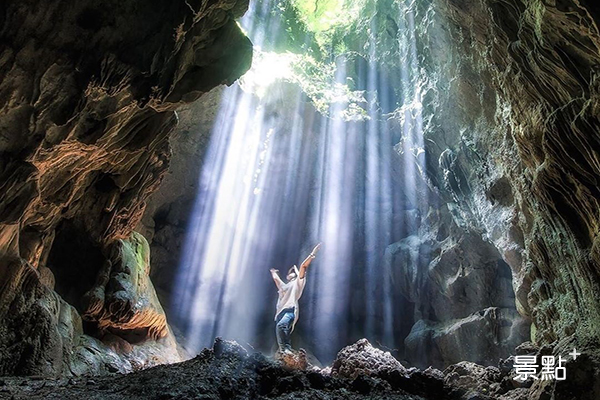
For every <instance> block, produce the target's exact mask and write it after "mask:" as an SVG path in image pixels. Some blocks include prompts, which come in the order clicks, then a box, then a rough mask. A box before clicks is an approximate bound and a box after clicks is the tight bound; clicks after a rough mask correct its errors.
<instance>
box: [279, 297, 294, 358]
mask: <svg viewBox="0 0 600 400" xmlns="http://www.w3.org/2000/svg"><path fill="white" fill-rule="evenodd" d="M295 318H296V314H295V313H294V307H292V308H286V309H283V310H281V312H280V313H279V315H278V316H277V325H275V333H276V334H277V344H278V345H279V351H283V350H291V349H292V328H293V326H294V319H295Z"/></svg>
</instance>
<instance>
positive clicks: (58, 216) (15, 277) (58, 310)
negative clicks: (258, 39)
mask: <svg viewBox="0 0 600 400" xmlns="http://www.w3.org/2000/svg"><path fill="white" fill-rule="evenodd" d="M246 7H247V2H245V1H218V2H208V1H186V2H165V1H158V0H157V1H151V2H142V1H136V0H131V1H110V2H108V3H106V2H104V3H102V4H101V5H100V4H96V3H94V2H88V1H83V2H77V3H71V2H64V1H57V2H51V3H48V4H43V5H40V4H38V3H36V2H33V1H5V2H2V4H0V26H1V28H0V154H1V158H0V187H1V190H0V319H1V320H2V324H1V325H2V332H0V354H2V357H1V360H2V363H0V374H13V373H16V374H32V373H81V372H84V370H86V368H87V367H89V369H90V370H98V369H102V368H105V364H106V363H103V362H96V361H93V360H92V361H90V360H89V359H88V360H87V361H89V362H88V364H87V367H86V366H85V365H84V364H86V362H84V363H79V364H77V365H75V366H74V365H73V361H74V360H76V359H78V357H77V351H78V347H77V346H79V349H80V348H81V347H82V346H83V347H86V346H87V347H86V348H87V349H88V350H89V349H91V350H90V351H89V353H92V354H93V353H98V352H100V353H102V351H98V349H99V348H102V346H104V347H105V345H104V344H101V343H100V344H97V345H90V344H89V343H90V341H92V342H93V341H94V340H93V339H91V338H86V337H85V336H82V334H83V332H84V330H85V331H86V332H87V331H94V332H95V331H96V330H98V331H99V332H100V333H102V334H106V332H105V331H106V326H107V324H108V326H111V327H113V328H115V327H114V326H113V325H114V322H115V320H117V321H118V322H117V325H118V328H119V329H122V330H127V331H131V330H137V329H138V328H143V329H146V330H147V332H149V333H152V335H151V336H155V337H156V336H162V337H165V338H164V339H163V340H165V341H167V342H169V343H168V344H165V346H166V347H165V348H166V349H167V351H168V352H173V351H174V342H173V341H172V339H169V338H168V336H169V335H168V334H167V333H168V329H167V328H166V325H165V321H164V314H162V309H160V305H159V304H158V303H157V302H156V300H155V299H154V300H152V299H151V298H152V296H153V289H152V285H151V284H150V283H149V281H148V282H145V283H143V284H141V285H140V280H141V281H143V277H144V276H145V274H147V273H148V271H144V273H143V274H141V275H140V278H139V279H133V278H134V276H136V274H137V272H138V271H134V270H135V268H134V270H132V269H131V267H132V265H134V266H139V265H142V266H143V269H145V268H147V265H148V261H147V259H144V260H141V262H140V263H137V264H136V263H135V262H133V263H132V261H131V260H128V256H126V255H125V256H124V253H127V251H122V252H121V253H120V256H116V258H118V259H119V260H120V261H117V260H116V259H115V256H114V255H115V251H113V249H115V246H116V247H117V248H118V247H119V246H121V249H125V248H127V247H128V246H133V245H135V243H138V244H139V243H142V244H140V245H141V246H142V247H143V246H144V245H143V243H144V242H145V241H144V240H143V238H140V237H138V236H136V235H133V236H132V235H131V233H132V230H133V228H134V227H135V225H136V224H137V223H138V221H139V220H140V219H141V217H142V215H143V212H144V207H145V200H146V198H147V197H148V195H149V194H150V193H152V192H153V191H154V190H156V188H157V187H158V185H159V183H160V181H161V179H162V176H163V175H164V173H165V171H166V170H167V168H168V165H169V158H170V149H169V143H168V136H169V133H170V132H171V130H172V129H173V127H174V126H175V125H176V123H177V117H176V114H175V112H174V110H175V109H176V108H177V107H178V106H179V105H180V104H181V103H184V102H190V101H193V100H195V99H197V98H198V97H199V96H200V95H202V94H203V93H205V92H208V91H209V90H210V89H211V88H213V87H215V86H216V85H219V84H222V83H226V84H229V83H231V82H233V81H234V80H235V79H237V77H239V76H240V75H241V74H242V73H243V72H244V71H245V70H246V69H247V68H248V67H249V64H250V58H251V51H252V50H251V44H250V42H249V40H248V39H247V38H246V37H245V36H244V35H243V34H242V33H241V32H240V30H239V28H238V27H237V25H236V24H235V21H234V18H235V17H239V16H240V15H241V14H243V12H244V11H245V9H246ZM55 238H56V239H57V240H56V241H55ZM116 240H120V242H115V241H116ZM115 243H122V245H119V244H115ZM127 243H129V244H127ZM116 253H119V250H117V251H116ZM129 254H130V255H131V254H139V252H136V251H131V252H129ZM146 254H147V251H146ZM129 258H131V257H129ZM133 258H135V257H134V256H133ZM106 263H108V264H109V265H110V266H111V268H112V270H111V272H110V273H108V275H106V274H105V273H104V272H106V268H105V267H103V264H104V265H107V264H106ZM119 266H121V267H119ZM115 268H116V269H115ZM109 269H110V268H109ZM119 274H121V275H127V276H120V277H118V279H112V278H114V276H113V275H119ZM96 277H97V278H98V284H99V286H100V287H102V285H103V284H106V285H107V286H106V293H107V298H106V299H107V301H108V302H107V303H105V304H104V305H101V304H99V303H97V304H96V305H97V307H93V308H94V311H93V312H92V313H89V312H86V315H88V316H92V315H93V318H88V323H84V324H82V322H81V319H80V317H79V314H80V313H82V312H84V311H86V309H85V305H84V302H83V301H82V299H81V297H80V296H81V295H83V294H84V293H85V292H86V291H87V290H89V289H92V287H93V286H94V281H95V280H96ZM107 277H112V278H109V279H108V280H106V279H104V278H107ZM145 279H147V278H145ZM119 286H121V287H119ZM140 287H145V289H141V290H142V291H143V292H145V293H139V292H137V291H139V290H140ZM55 288H56V290H57V291H58V294H57V293H56V292H54V290H53V289H55ZM109 292H110V293H112V294H115V293H121V294H123V295H115V296H113V297H115V298H114V299H113V300H114V301H112V300H108V296H109ZM139 295H141V298H146V299H150V300H148V301H147V302H146V303H145V304H146V306H143V307H142V309H136V308H135V307H133V304H132V303H131V301H132V300H135V299H139V298H140V296H139ZM61 296H64V297H65V298H69V302H70V303H72V305H73V306H75V308H74V307H73V306H71V305H69V304H67V303H66V302H65V301H64V300H63V299H62V298H61ZM154 296H155V295H154ZM97 300H98V299H97ZM100 303H102V302H101V301H100ZM137 306H138V305H137V304H136V307H137ZM100 310H102V311H100ZM113 311H114V314H113ZM145 313H147V314H145ZM100 314H101V315H100ZM150 314H151V315H154V317H151V318H145V317H144V318H141V317H140V316H141V315H146V316H147V315H150ZM159 315H162V317H157V316H159ZM89 320H94V321H95V324H92V326H88V325H89ZM107 321H112V322H107ZM136 321H137V322H136ZM140 321H143V323H142V322H140ZM138 322H140V323H138ZM165 335H166V336H165ZM116 341H117V342H119V343H121V345H119V346H114V343H115V341H112V342H111V345H112V346H113V347H114V348H118V349H117V350H119V351H118V352H121V353H123V351H122V350H123V349H122V348H123V347H127V344H126V343H127V342H125V343H123V340H122V339H118V338H117V339H116ZM145 346H153V345H152V344H145ZM94 348H95V349H96V351H94V350H93V349H94ZM129 350H130V351H128V354H130V355H133V354H134V353H135V351H134V350H132V349H129ZM118 352H117V353H118ZM150 353H154V354H155V355H156V354H160V349H159V350H157V351H154V350H152V351H148V352H147V354H146V355H145V356H144V355H143V354H142V358H144V357H146V358H147V359H151V358H152V354H150ZM103 354H109V352H104V353H103ZM138 355H139V354H136V356H138ZM171 356H172V355H171V354H166V353H165V352H164V351H163V360H167V359H169V358H170V357H171ZM132 357H133V356H132ZM84 358H85V357H84ZM88 358H93V357H88ZM117 358H118V357H117ZM130 358H131V357H130ZM154 358H156V357H154ZM140 360H141V359H140ZM140 360H138V361H136V363H137V366H138V367H139V366H140V364H144V362H146V361H143V360H141V361H140ZM92 364H93V365H92ZM129 367H131V363H130V365H129ZM133 367H135V366H133ZM117 369H119V368H117ZM125 369H127V368H125Z"/></svg>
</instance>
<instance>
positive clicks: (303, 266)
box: [299, 243, 321, 279]
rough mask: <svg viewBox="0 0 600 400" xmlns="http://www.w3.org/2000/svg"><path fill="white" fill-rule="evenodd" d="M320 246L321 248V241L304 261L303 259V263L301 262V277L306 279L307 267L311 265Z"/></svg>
mask: <svg viewBox="0 0 600 400" xmlns="http://www.w3.org/2000/svg"><path fill="white" fill-rule="evenodd" d="M320 248H321V243H319V244H318V245H316V246H315V248H314V249H313V251H311V252H310V254H309V255H308V257H306V259H305V260H304V261H302V264H300V275H299V277H300V279H304V277H305V276H306V269H307V268H308V266H309V265H310V263H311V262H312V260H314V259H315V256H316V255H317V252H318V251H319V249H320Z"/></svg>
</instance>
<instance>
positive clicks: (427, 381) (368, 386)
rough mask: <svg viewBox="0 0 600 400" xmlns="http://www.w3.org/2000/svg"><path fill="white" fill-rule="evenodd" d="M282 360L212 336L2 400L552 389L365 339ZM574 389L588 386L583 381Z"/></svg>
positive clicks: (430, 395)
mask: <svg viewBox="0 0 600 400" xmlns="http://www.w3.org/2000/svg"><path fill="white" fill-rule="evenodd" d="M516 351H517V353H519V354H528V353H529V354H531V353H532V352H535V353H538V354H539V353H540V352H543V351H544V349H537V348H536V347H534V346H533V345H531V344H530V343H525V344H523V345H521V346H519V347H518V348H517V349H516ZM294 357H295V356H294ZM287 362H289V360H288V361H287ZM284 363H285V361H284V362H282V361H281V360H280V361H276V360H274V359H272V358H269V357H266V356H265V355H263V354H261V353H253V354H250V353H248V352H247V351H246V350H245V349H244V348H243V347H242V346H240V345H239V344H237V343H235V342H230V341H225V340H221V339H217V340H216V341H215V344H214V346H213V348H212V349H205V350H203V351H202V352H201V353H200V354H199V355H198V356H196V357H195V358H193V359H191V360H188V361H185V362H182V363H177V364H170V365H162V366H157V367H154V368H149V369H146V370H142V371H137V372H133V373H130V374H127V375H120V374H111V375H103V376H87V377H85V376H82V377H72V378H58V379H54V380H52V379H48V378H44V377H5V378H1V379H0V398H6V399H86V400H91V399H157V400H158V399H267V398H268V399H366V398H368V399H403V400H404V399H406V400H408V399H414V400H417V399H469V400H485V399H505V400H508V399H510V400H519V399H531V398H536V399H537V398H540V399H541V398H546V397H545V395H544V393H546V395H548V396H550V395H551V394H552V393H551V391H553V390H554V388H555V387H554V386H552V387H543V388H539V387H538V388H537V391H538V392H540V390H541V392H540V393H537V394H536V393H534V392H535V391H536V387H535V386H534V387H531V382H525V383H519V382H517V381H515V380H514V379H513V378H514V376H515V375H514V372H513V369H512V357H510V358H508V359H507V360H501V361H500V363H499V367H491V366H488V367H483V366H480V365H477V364H474V363H471V362H461V363H459V364H455V365H451V366H449V367H448V368H446V369H445V370H444V371H443V372H442V371H439V370H437V369H433V368H428V369H426V370H419V369H417V368H409V369H406V368H405V367H403V366H402V365H401V364H400V362H398V361H397V360H396V359H395V358H394V357H392V355H391V354H390V353H387V352H383V351H381V350H379V349H376V348H375V347H373V346H372V345H371V344H370V343H369V342H368V341H367V340H366V339H362V340H360V341H358V342H356V343H355V344H353V345H351V346H348V347H346V348H344V349H342V350H341V351H340V352H339V353H338V355H337V358H336V360H335V361H334V363H333V365H332V366H330V367H326V368H323V369H319V368H316V367H310V366H309V367H308V368H306V369H305V370H301V369H291V368H285V367H284ZM548 389H550V390H551V391H549V390H548ZM571 389H572V388H571ZM579 390H585V386H580V387H579ZM547 398H557V399H561V398H579V397H578V395H577V394H576V393H571V395H570V396H568V397H559V396H555V397H547Z"/></svg>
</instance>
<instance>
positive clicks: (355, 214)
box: [172, 1, 428, 362]
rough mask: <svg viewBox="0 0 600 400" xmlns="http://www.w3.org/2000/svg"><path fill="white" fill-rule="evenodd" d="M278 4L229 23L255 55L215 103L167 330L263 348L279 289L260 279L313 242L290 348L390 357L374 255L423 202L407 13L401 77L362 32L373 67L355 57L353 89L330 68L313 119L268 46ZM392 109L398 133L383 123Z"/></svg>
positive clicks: (391, 300)
mask: <svg viewBox="0 0 600 400" xmlns="http://www.w3.org/2000/svg"><path fill="white" fill-rule="evenodd" d="M276 5H277V2H273V1H262V2H261V1H257V2H253V3H251V5H250V9H249V11H248V12H247V13H246V15H245V16H244V17H243V18H242V19H241V21H240V25H241V26H242V28H243V29H244V30H245V31H246V32H247V34H248V36H249V38H250V39H251V40H252V41H253V43H254V46H255V49H256V51H257V52H258V57H257V56H255V61H254V64H253V67H252V68H251V70H250V71H249V72H248V73H247V74H246V75H245V76H244V77H242V80H241V83H240V84H239V85H233V86H231V87H229V88H227V89H225V91H224V93H223V97H222V100H221V104H220V109H219V112H218V117H217V120H216V123H215V125H214V128H213V132H212V136H211V142H210V145H209V148H208V150H207V156H206V161H205V162H204V165H203V170H202V174H201V182H200V185H199V186H198V187H199V191H198V194H197V198H196V204H195V206H194V210H193V214H192V217H191V219H190V222H189V225H188V234H187V238H186V241H185V248H184V256H183V258H182V261H181V265H180V266H179V270H178V277H177V280H176V283H175V287H174V293H175V296H174V300H173V303H172V310H173V315H174V316H175V319H174V321H176V325H177V326H180V327H181V329H182V330H183V333H184V336H185V337H186V338H187V343H188V346H189V348H190V349H191V351H192V352H197V351H199V350H200V349H201V348H202V347H209V346H211V345H212V343H213V341H214V339H215V338H216V337H217V336H221V337H223V338H225V339H234V340H236V341H238V342H239V343H243V344H249V345H250V346H252V347H253V348H258V349H262V350H264V351H271V350H272V349H273V346H274V343H275V335H274V322H273V316H274V313H275V303H276V297H275V296H276V292H277V290H276V288H275V286H274V284H273V282H272V280H271V277H270V275H269V269H270V268H277V269H279V270H280V271H281V273H282V276H285V271H287V269H288V268H289V267H291V266H292V265H294V264H297V265H299V264H300V262H301V259H303V258H304V257H305V256H306V255H307V254H308V253H309V252H310V250H311V249H312V247H313V246H314V245H315V244H317V243H319V242H322V243H323V247H322V250H321V252H320V253H319V254H318V257H317V259H316V260H315V261H314V263H313V265H312V266H311V267H310V268H309V272H308V275H307V278H308V281H307V286H306V289H305V294H304V296H303V298H302V299H301V302H300V309H301V310H300V315H301V317H300V320H299V321H300V322H299V323H298V326H297V328H296V332H295V335H296V339H295V342H296V343H298V345H299V346H301V347H306V348H307V349H309V351H311V352H313V353H314V354H315V356H316V357H317V358H318V359H319V360H323V361H324V362H330V361H331V360H333V358H334V357H335V354H336V353H337V351H338V350H339V349H340V348H342V347H343V346H344V345H347V344H349V343H352V342H353V341H356V340H358V339H360V338H362V337H366V338H368V339H369V340H371V341H372V342H373V343H378V344H379V345H380V346H383V347H385V348H387V349H390V350H392V351H393V350H394V349H395V348H396V347H397V344H398V342H399V341H402V340H403V338H404V336H405V335H406V334H407V328H409V327H406V326H403V323H402V322H403V315H404V314H405V313H412V310H411V309H410V308H409V306H408V305H407V302H406V300H403V297H402V295H401V294H399V292H398V290H397V289H395V288H394V277H393V274H392V271H390V269H389V268H390V264H389V263H388V264H387V266H386V263H385V262H384V256H385V250H386V246H387V245H388V244H391V243H393V242H395V241H397V240H398V239H400V238H402V237H404V236H406V235H407V233H410V231H411V230H412V231H414V230H415V229H416V227H415V226H411V221H405V219H406V218H407V211H406V209H408V208H412V209H413V212H414V209H415V208H416V207H415V205H416V204H417V202H419V201H421V202H427V201H428V199H427V197H426V196H423V194H424V193H426V189H425V188H424V185H425V183H424V181H423V179H422V178H421V177H420V176H419V174H420V171H422V169H423V168H424V165H425V154H424V151H423V135H422V116H421V111H422V105H421V87H420V85H422V82H420V81H419V78H420V76H419V65H418V61H417V55H416V51H417V50H416V43H415V35H414V29H415V28H414V18H413V16H412V14H411V13H412V11H411V10H410V9H409V8H408V7H405V10H406V14H405V15H402V16H401V17H400V18H399V20H401V21H403V22H404V25H403V26H400V27H398V29H399V30H400V32H402V34H401V35H399V36H398V38H399V40H400V43H398V45H399V47H400V48H401V49H403V50H404V51H403V53H402V54H401V57H400V59H399V60H398V63H399V64H400V65H401V72H402V74H401V76H400V77H399V79H396V80H395V81H394V82H393V83H392V82H391V81H390V80H389V79H388V77H387V76H386V75H385V73H383V72H382V71H381V69H380V67H379V66H378V64H377V62H376V58H375V56H376V54H377V53H378V52H380V51H382V49H380V48H378V46H377V41H376V38H375V32H377V31H378V30H379V29H378V27H377V26H372V27H371V29H372V34H371V36H370V40H369V43H368V44H367V45H368V52H369V54H371V58H368V59H361V60H359V62H356V60H353V62H354V63H353V66H357V68H358V71H356V72H357V76H358V77H357V79H356V80H355V81H354V80H353V79H352V77H351V76H350V75H349V74H348V73H347V65H346V64H347V60H346V57H345V56H339V57H336V58H334V59H332V60H331V61H332V62H333V63H334V66H335V72H334V74H333V75H332V77H331V79H330V80H328V81H327V82H325V83H326V85H327V87H326V89H325V90H326V92H327V93H328V94H329V95H330V96H331V97H330V99H331V104H328V106H327V109H326V110H323V111H322V112H319V111H317V110H315V108H314V107H313V106H312V105H311V104H310V99H309V98H308V97H307V96H306V94H305V93H303V90H302V87H300V85H297V84H296V85H294V84H293V83H290V80H291V74H292V68H293V67H292V65H291V61H290V60H291V59H292V57H294V54H291V53H289V52H287V51H286V50H285V49H277V50H278V52H275V51H274V47H275V46H274V43H273V39H272V38H276V37H278V36H280V35H282V34H283V33H284V32H282V30H283V29H284V27H283V26H282V25H281V24H280V23H279V22H280V19H281V15H278V13H281V11H280V10H279V9H278V8H277V7H276ZM401 9H402V8H401ZM353 11H354V12H356V10H353ZM326 17H327V16H324V17H322V18H326ZM374 23H375V22H374ZM305 40H309V39H308V36H307V37H306V38H305ZM307 45H308V46H310V45H311V43H307ZM309 83H310V82H309ZM393 84H395V85H399V87H392V86H391V85H393ZM349 86H351V88H349ZM351 91H352V93H351ZM398 94H399V95H400V96H398ZM352 95H354V98H351V96H352ZM357 104H358V105H359V106H358V107H357V108H358V109H359V110H360V112H359V111H357V110H356V109H353V108H352V106H356V105H357ZM394 111H395V112H396V113H402V115H400V119H401V121H402V123H400V124H395V125H393V123H392V122H390V121H389V120H390V119H391V118H392V116H391V113H392V112H394ZM396 117H398V115H396ZM396 163H398V164H399V167H398V166H394V164H396ZM422 209H427V208H426V207H423V208H422ZM267 327H268V328H267Z"/></svg>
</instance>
